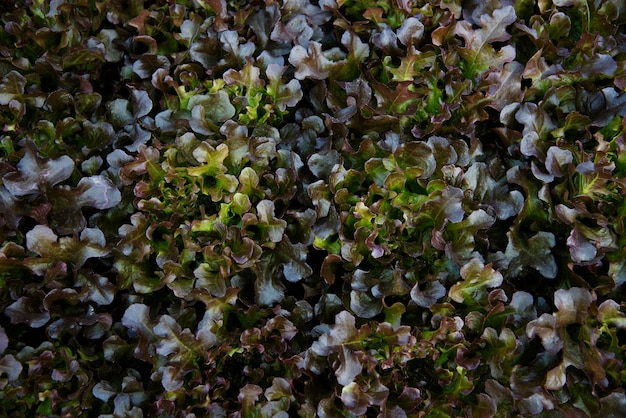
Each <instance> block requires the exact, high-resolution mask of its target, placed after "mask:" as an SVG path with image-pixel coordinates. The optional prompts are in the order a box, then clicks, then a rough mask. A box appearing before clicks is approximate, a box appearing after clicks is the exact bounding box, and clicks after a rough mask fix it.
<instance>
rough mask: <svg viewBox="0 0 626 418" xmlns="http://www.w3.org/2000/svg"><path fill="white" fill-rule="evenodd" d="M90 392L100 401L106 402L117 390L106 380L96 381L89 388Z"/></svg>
mask: <svg viewBox="0 0 626 418" xmlns="http://www.w3.org/2000/svg"><path fill="white" fill-rule="evenodd" d="M91 393H92V394H93V396H94V397H95V398H96V399H99V400H101V401H102V402H108V401H109V399H111V398H112V397H114V396H115V395H117V391H116V390H115V389H114V388H113V386H111V384H110V383H109V382H107V381H106V380H103V381H101V382H98V383H96V384H95V385H94V387H93V389H91Z"/></svg>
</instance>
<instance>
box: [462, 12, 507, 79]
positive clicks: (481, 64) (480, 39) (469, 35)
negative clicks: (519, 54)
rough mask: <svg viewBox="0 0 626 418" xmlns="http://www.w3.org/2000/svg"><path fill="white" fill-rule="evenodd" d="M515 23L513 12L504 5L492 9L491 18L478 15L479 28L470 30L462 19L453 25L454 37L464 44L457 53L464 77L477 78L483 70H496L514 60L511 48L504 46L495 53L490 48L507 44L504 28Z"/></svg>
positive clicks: (467, 23)
mask: <svg viewBox="0 0 626 418" xmlns="http://www.w3.org/2000/svg"><path fill="white" fill-rule="evenodd" d="M515 20H516V15H515V9H514V8H513V7H512V6H505V7H502V8H501V9H496V10H494V11H493V13H492V14H491V15H488V14H484V15H482V16H480V28H479V29H473V28H472V24H471V23H470V22H468V21H466V20H461V21H459V22H457V24H456V26H455V29H454V34H455V35H458V36H460V37H461V38H463V40H464V41H465V46H464V47H462V48H459V49H458V51H459V54H460V55H461V57H463V59H464V60H465V65H466V68H465V73H466V74H467V75H468V76H470V77H472V78H475V79H477V78H478V77H479V76H480V74H482V73H483V72H484V71H485V70H487V69H489V68H494V69H500V68H502V67H503V66H504V64H505V63H507V62H510V61H512V60H513V59H514V58H515V48H514V47H513V46H511V45H506V46H503V47H502V48H500V50H499V51H496V50H495V49H494V48H493V46H492V45H491V44H492V43H494V42H504V41H507V40H508V39H509V38H510V37H511V35H510V34H509V33H508V32H507V30H506V29H507V27H508V26H509V25H510V24H512V23H513V22H515Z"/></svg>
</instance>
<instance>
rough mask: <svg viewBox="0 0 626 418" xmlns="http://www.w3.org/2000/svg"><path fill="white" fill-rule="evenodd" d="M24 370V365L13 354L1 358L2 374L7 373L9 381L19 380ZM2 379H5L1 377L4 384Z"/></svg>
mask: <svg viewBox="0 0 626 418" xmlns="http://www.w3.org/2000/svg"><path fill="white" fill-rule="evenodd" d="M22 370H24V366H22V363H20V362H19V361H18V360H17V359H16V358H15V357H14V356H13V355H12V354H7V355H6V356H4V357H2V358H1V359H0V376H2V375H6V378H7V380H8V382H9V383H13V382H15V381H17V379H19V377H20V374H22ZM2 380H4V379H0V385H2ZM4 384H6V383H4ZM2 386H4V385H2ZM2 389H4V387H2Z"/></svg>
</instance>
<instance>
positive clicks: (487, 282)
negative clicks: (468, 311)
mask: <svg viewBox="0 0 626 418" xmlns="http://www.w3.org/2000/svg"><path fill="white" fill-rule="evenodd" d="M461 278H462V279H463V280H461V281H460V282H457V283H455V284H454V285H453V286H452V287H451V288H450V291H449V293H448V296H450V299H452V300H454V301H455V302H459V303H465V304H466V305H473V304H476V303H483V302H485V301H486V300H487V289H488V288H493V287H498V286H500V285H501V284H502V281H503V280H504V278H503V277H502V274H500V272H499V271H496V270H494V269H493V268H492V266H491V263H490V264H487V265H484V264H483V263H482V261H480V260H478V259H476V258H475V259H473V260H472V261H470V262H469V263H468V264H466V265H464V266H463V267H461Z"/></svg>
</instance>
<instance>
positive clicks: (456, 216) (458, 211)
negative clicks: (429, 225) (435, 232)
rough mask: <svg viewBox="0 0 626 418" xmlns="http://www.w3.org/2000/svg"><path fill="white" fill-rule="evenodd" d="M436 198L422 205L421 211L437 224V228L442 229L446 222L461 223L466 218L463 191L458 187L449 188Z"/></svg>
mask: <svg viewBox="0 0 626 418" xmlns="http://www.w3.org/2000/svg"><path fill="white" fill-rule="evenodd" d="M435 195H436V197H434V198H431V199H429V200H428V201H427V202H426V203H424V204H423V205H422V208H421V210H422V211H423V212H425V213H428V216H429V217H430V218H431V219H432V220H433V221H434V222H435V228H436V229H441V228H442V227H443V226H444V224H445V223H446V222H448V221H449V222H452V223H457V222H461V221H462V220H463V218H464V216H465V210H464V209H463V191H462V190H461V189H459V188H457V187H450V186H447V187H446V188H445V189H443V191H441V193H438V192H437V193H435Z"/></svg>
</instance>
